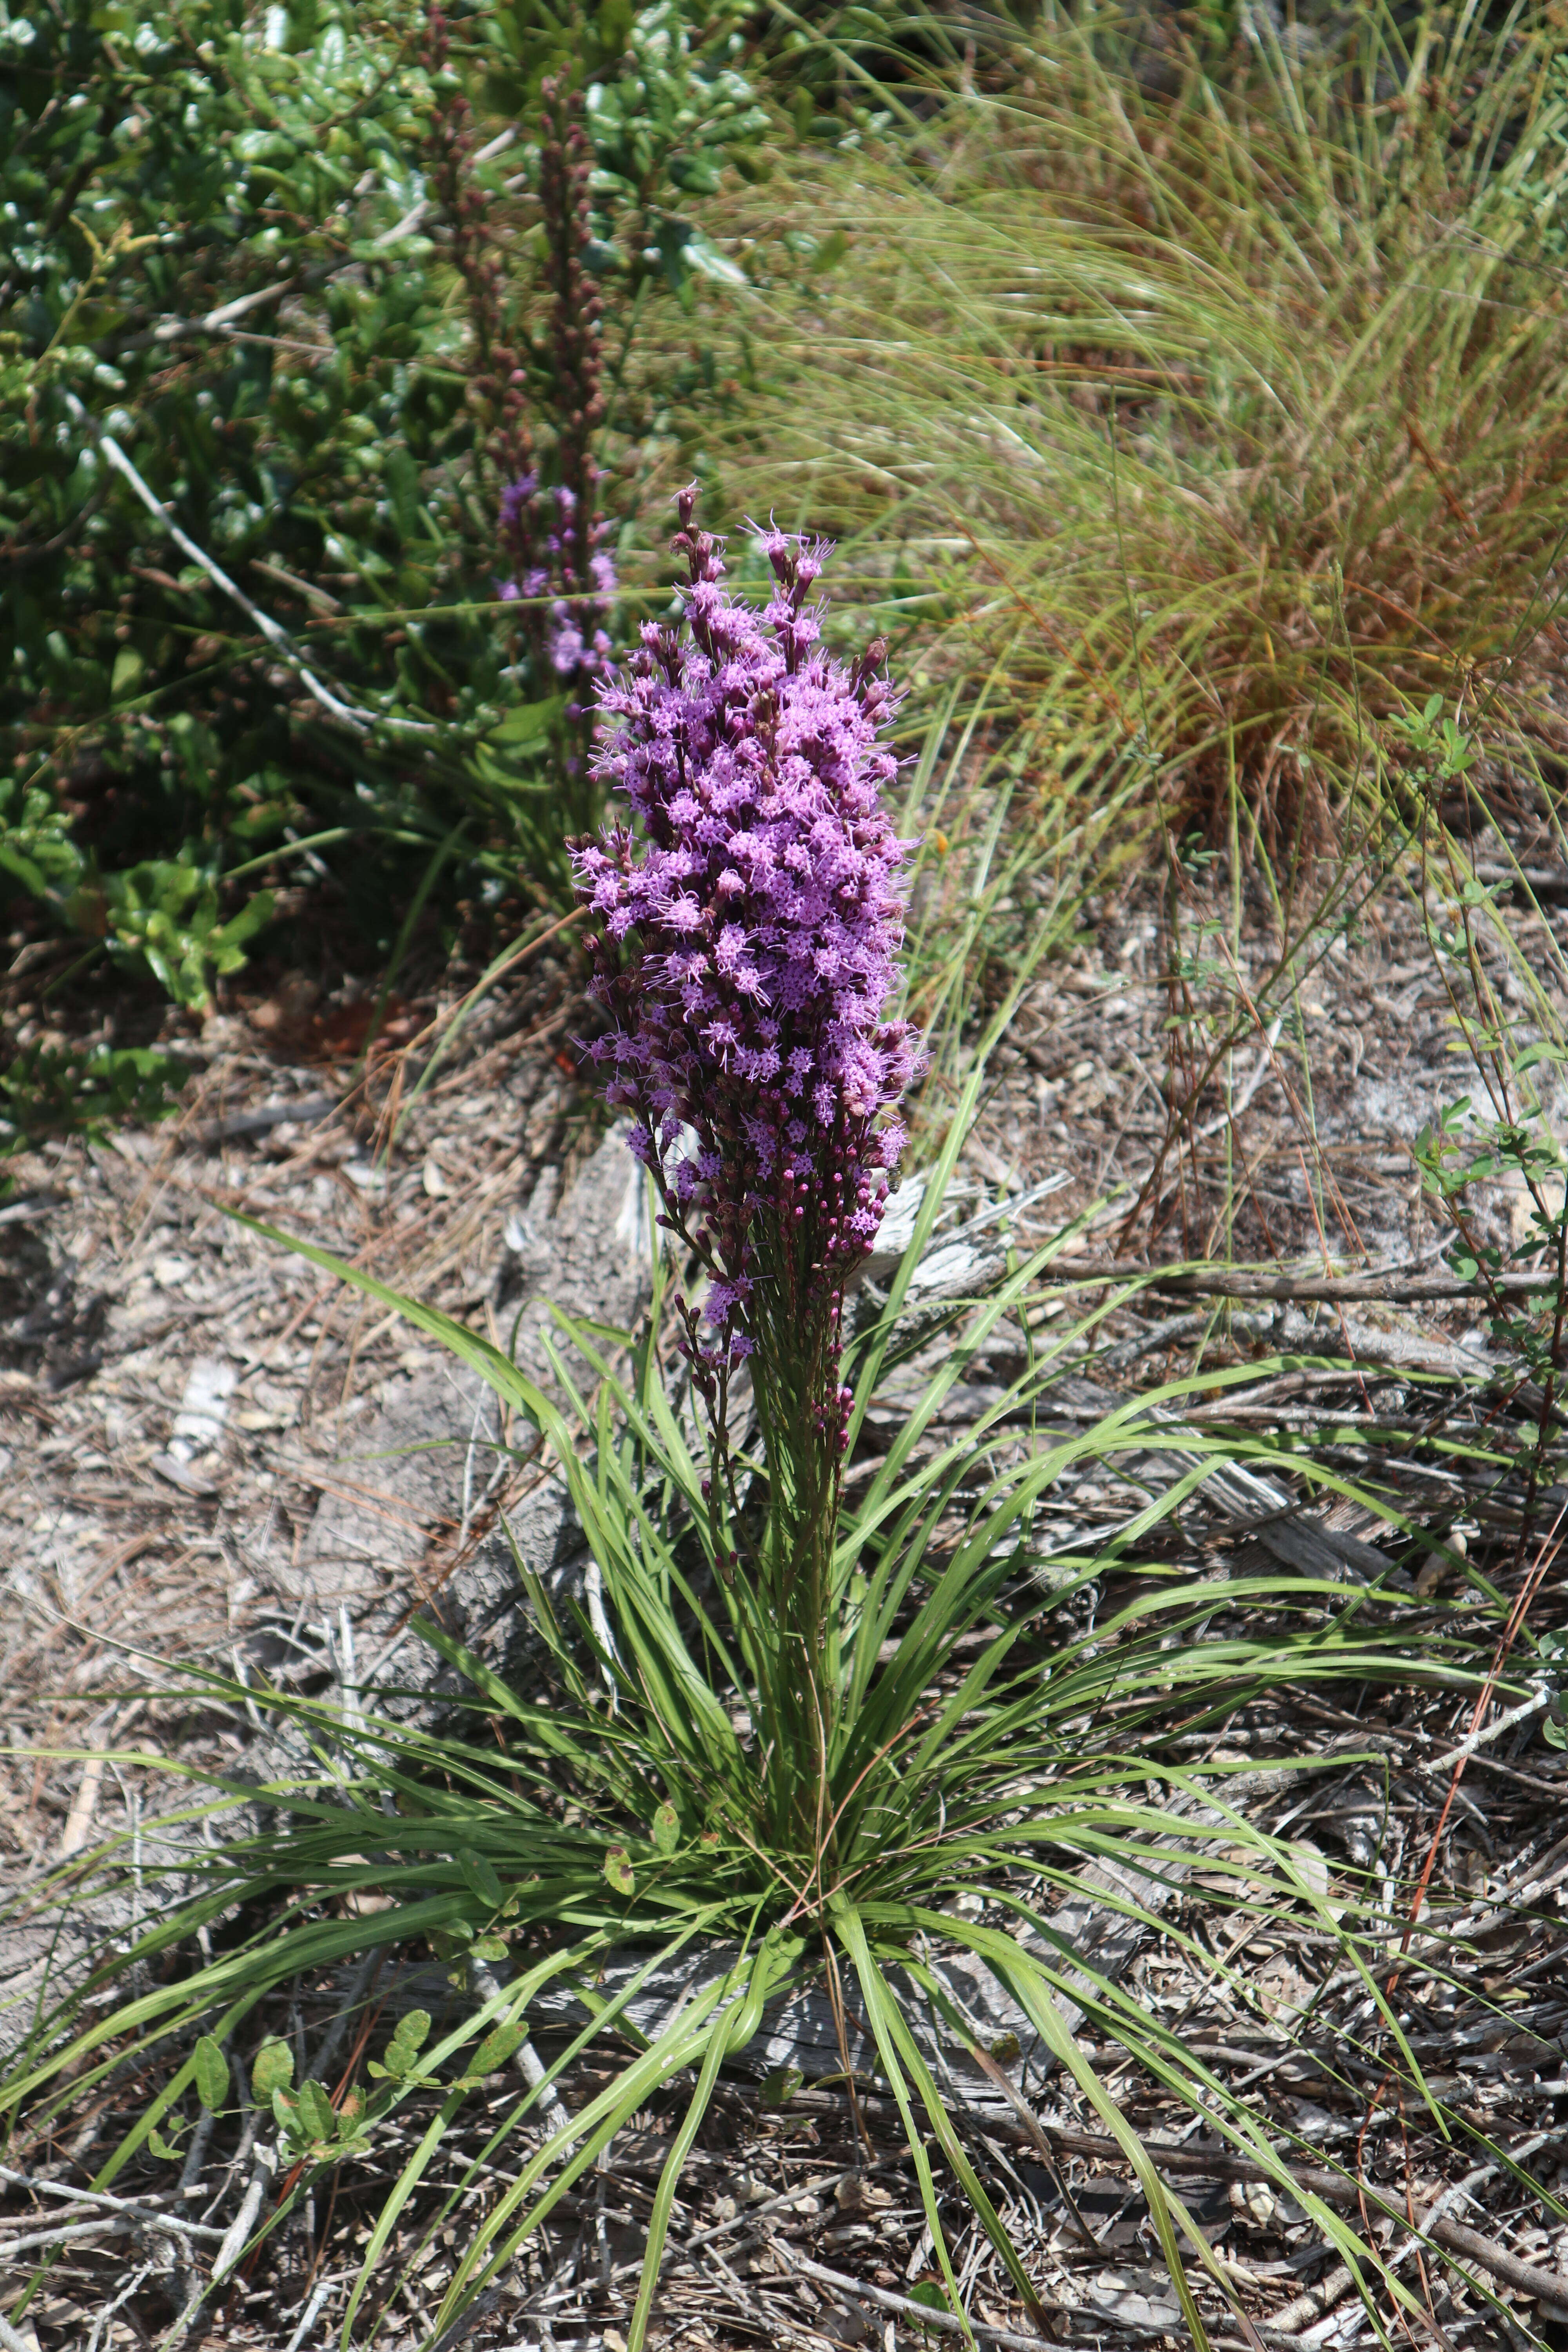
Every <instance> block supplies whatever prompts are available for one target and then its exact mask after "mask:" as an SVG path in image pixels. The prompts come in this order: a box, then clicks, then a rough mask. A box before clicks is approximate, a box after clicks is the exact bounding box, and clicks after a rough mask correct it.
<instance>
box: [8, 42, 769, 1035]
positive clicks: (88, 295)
mask: <svg viewBox="0 0 1568 2352" xmlns="http://www.w3.org/2000/svg"><path fill="white" fill-rule="evenodd" d="M3 15H4V12H3V11H0V16H3ZM739 52H740V41H739V36H738V34H737V33H736V32H735V30H734V28H733V24H732V21H731V16H729V15H728V14H726V13H725V12H724V11H721V12H720V15H719V16H718V17H717V18H707V17H705V18H703V19H702V20H701V22H700V24H699V23H698V21H697V20H696V18H695V17H694V16H689V15H688V13H687V12H686V10H685V7H684V5H682V0H656V5H653V6H651V7H649V8H647V9H645V10H643V11H642V12H641V13H640V14H636V13H634V12H633V10H632V9H631V8H630V6H629V5H616V4H615V0H606V5H605V6H604V7H602V8H601V9H600V10H599V11H598V12H597V13H596V14H595V16H592V17H589V18H586V19H584V18H581V17H576V16H569V15H566V14H563V15H562V16H559V17H557V16H554V15H552V13H551V12H550V11H549V10H548V9H545V8H543V7H542V6H529V5H520V6H518V7H515V8H510V9H507V8H502V9H499V10H495V11H485V12H480V11H479V10H477V9H471V8H463V9H459V10H458V12H457V13H456V14H455V16H454V17H453V19H452V20H451V22H450V23H449V24H448V23H447V21H446V20H445V19H444V18H443V17H442V16H441V15H440V12H439V10H438V9H437V7H435V6H434V5H432V6H431V7H430V8H429V9H428V10H426V8H424V7H423V6H421V5H415V0H393V5H391V6H390V7H389V8H388V9H386V10H384V11H379V12H375V13H374V14H372V15H368V16H367V15H366V14H365V13H364V12H363V11H356V10H353V9H352V8H349V7H346V6H343V5H336V0H328V5H317V0H297V5H294V6H293V7H292V8H285V7H281V6H274V7H269V8H265V9H264V8H259V7H247V6H246V5H244V0H191V5H183V6H180V7H178V8H176V7H174V5H171V0H150V5H146V6H138V7H137V8H135V9H132V8H130V7H120V6H117V5H108V6H100V5H89V0H68V5H65V6H63V7H62V8H60V9H59V10H57V11H54V12H48V11H45V12H40V13H39V14H38V15H37V16H36V17H29V18H27V19H26V20H24V19H21V18H19V17H17V18H14V19H8V20H5V22H3V23H0V119H3V121H4V125H5V128H4V131H3V133H0V137H3V139H4V142H5V157H4V161H3V162H0V409H3V413H4V422H3V424H0V534H3V537H4V542H5V543H4V546H3V548H0V608H3V616H0V661H3V663H4V677H5V684H4V688H0V730H3V733H0V752H3V755H4V761H5V784H4V785H3V786H0V794H4V795H5V797H4V798H0V894H3V895H4V896H8V897H10V898H12V899H13V900H14V901H19V902H20V915H21V919H22V922H23V925H24V928H25V929H29V930H31V931H32V932H33V933H34V934H35V935H37V934H39V933H41V932H47V930H49V929H54V930H57V931H58V932H59V933H61V934H62V935H70V934H75V935H76V936H77V937H78V938H79V939H81V940H89V941H98V942H100V943H101V949H102V951H103V952H106V953H108V954H109V955H110V956H111V957H113V958H114V959H115V960H116V961H120V962H122V963H124V964H126V965H127V966H129V967H131V968H132V969H137V970H148V969H150V970H151V971H153V973H154V974H155V975H156V977H157V979H158V980H159V981H160V982H162V983H163V985H164V986H165V987H166V988H169V989H170V990H171V991H172V992H174V994H176V995H177V996H179V997H180V998H181V1000H182V1001H184V1002H187V1003H200V1002H201V1001H203V999H204V998H205V994H206V992H207V989H208V986H209V984H210V981H211V978H212V975H213V974H214V972H215V971H223V970H224V969H225V968H226V966H228V965H232V963H233V962H234V961H237V959H238V958H239V957H240V956H241V955H242V954H243V953H244V952H245V950H246V949H247V946H248V945H249V944H250V942H251V941H252V940H254V938H255V936H256V935H257V933H258V930H259V929H261V927H262V926H263V925H264V924H265V923H266V922H267V921H268V919H272V918H273V917H274V916H275V915H276V914H277V912H278V911H279V908H278V907H277V906H275V905H274V903H273V902H272V901H271V900H269V899H268V897H267V896H266V888H267V887H270V886H272V885H273V884H275V883H278V882H281V883H284V884H286V885H287V886H289V896H288V898H285V899H284V900H283V901H282V902H281V904H282V906H283V907H284V908H288V907H289V906H293V907H295V908H299V906H300V894H301V892H303V893H305V894H308V895H309V896H310V898H311V900H312V902H313V903H314V902H316V901H318V900H319V901H320V902H321V905H322V906H323V907H324V908H326V910H327V912H328V914H329V916H330V919H331V921H333V922H334V923H336V924H337V925H338V926H339V927H340V929H342V930H343V931H344V933H345V934H346V936H348V937H351V938H353V937H356V936H357V939H358V940H359V941H360V942H362V943H363V942H368V943H369V946H370V948H371V950H372V952H373V953H374V952H375V951H377V950H382V951H384V950H385V949H386V947H387V946H388V945H389V944H390V939H391V933H392V930H393V929H395V923H396V915H397V911H398V909H399V907H400V902H404V903H405V902H406V900H407V899H408V898H409V897H410V895H411V894H412V892H413V890H414V888H415V887H416V883H417V880H418V877H419V876H420V874H421V873H422V872H425V871H427V870H428V869H429V866H430V863H431V860H432V859H433V858H434V857H436V856H437V854H439V853H441V852H442V850H443V845H446V849H445V856H446V860H447V868H446V882H445V885H444V887H445V889H446V893H447V900H448V902H449V901H450V899H452V898H458V897H463V896H467V897H469V898H486V899H488V900H489V901H490V902H495V901H499V900H500V899H501V898H504V897H505V896H506V895H507V894H509V893H511V892H514V891H515V890H516V889H517V888H518V887H519V885H518V880H517V874H518V868H519V866H520V865H521V866H524V867H525V868H526V869H527V871H526V874H525V876H524V878H523V882H522V885H521V893H522V898H523V902H524V904H525V905H526V904H527V903H528V902H529V901H530V900H533V901H537V900H538V899H539V898H548V897H549V895H550V894H551V892H552V890H553V889H555V888H556V887H558V886H559V882H560V879H561V876H560V872H559V869H558V865H557V859H558V842H559V835H560V834H561V832H562V830H563V826H564V825H565V824H567V823H568V822H569V820H570V819H571V817H572V816H573V815H574V814H575V816H576V817H577V819H578V820H579V821H580V819H581V815H582V812H581V810H578V811H576V812H571V811H563V809H562V808H561V807H560V806H559V805H558V802H559V798H560V791H559V787H560V782H561V775H562V768H561V745H560V741H559V731H558V730H554V729H552V724H551V723H550V719H549V713H548V710H547V711H546V713H545V715H544V717H543V718H541V717H540V716H539V715H538V712H537V706H538V704H539V701H540V698H541V687H540V680H539V679H538V677H537V676H535V675H532V674H531V670H530V666H529V662H528V658H527V649H526V646H524V645H523V644H522V643H521V640H520V635H519V628H518V617H519V616H518V613H517V611H516V609H515V608H512V609H510V610H509V608H507V607H505V606H503V605H502V604H500V601H499V599H498V596H497V588H498V578H499V574H500V571H501V570H502V569H504V559H503V555H502V551H501V549H500V543H499V540H498V530H497V517H496V506H497V498H498V493H499V489H500V472H499V470H498V458H499V456H500V454H501V451H502V446H503V443H502V437H501V436H500V427H501V426H502V425H504V424H505V422H506V421H507V416H508V415H511V416H512V417H514V418H515V416H516V415H517V414H518V413H521V414H523V415H526V418H527V420H528V424H529V429H530V432H531V439H532V446H533V447H534V448H535V450H536V452H537V454H538V456H539V459H540V463H541V470H542V473H543V474H544V475H545V477H546V478H550V470H551V467H552V462H553V452H554V448H555V443H556V440H557V437H558V434H559V430H560V428H561V426H562V424H563V419H562V417H561V416H560V415H558V414H557V409H556V403H555V397H554V355H553V350H552V310H551V302H552V294H551V281H550V267H549V241H550V240H549V226H548V223H544V224H542V222H541V208H540V202H539V184H540V177H541V169H542V156H541V148H540V123H541V95H540V93H541V86H542V81H543V79H544V78H545V77H546V75H547V74H549V73H550V72H552V70H557V69H563V70H564V71H565V72H566V74H567V76H568V78H569V79H570V77H571V76H575V77H576V78H577V80H578V82H579V83H584V82H587V81H590V80H591V81H592V82H593V85H594V89H595V98H594V100H593V103H592V105H591V106H590V107H589V109H588V110H587V115H586V127H587V131H588V135H589V139H590V142H591V149H592V152H591V156H590V161H591V162H592V163H593V165H594V167H595V178H594V205H595V215H594V219H593V221H592V223H591V224H590V226H591V229H592V232H593V243H592V246H591V247H590V249H589V252H588V256H587V258H588V260H589V263H590V266H591V268H593V269H594V270H595V272H597V274H598V283H599V287H600V289H601V291H602V295H603V299H604V300H605V304H606V307H607V310H608V324H609V328H610V336H609V351H610V354H611V357H612V360H613V361H614V362H615V364H616V368H617V370H618V375H624V374H625V372H626V361H627V345H628V344H629V343H630V342H631V341H632V339H633V331H634V329H636V330H637V331H638V332H641V331H643V329H644V328H646V326H647V323H648V321H649V320H650V319H651V318H652V317H653V316H654V314H655V312H656V311H657V310H658V307H659V305H661V304H667V303H670V302H672V301H674V300H677V299H679V298H681V297H682V296H685V298H686V299H689V291H688V282H689V273H690V272H691V270H693V269H696V270H699V271H702V270H706V271H708V272H709V273H710V274H717V275H719V276H723V275H725V274H726V272H727V271H728V269H729V265H727V264H726V263H724V262H723V260H722V258H721V256H720V255H719V254H718V252H717V250H716V248H714V247H711V246H710V245H709V244H708V243H707V242H706V241H705V240H704V238H703V236H701V234H700V226H699V222H698V219H697V216H696V214H695V212H694V209H693V207H694V205H700V203H701V202H702V200H703V196H704V193H705V192H706V191H709V190H710V189H712V188H714V187H716V186H717V185H718V184H719V182H720V179H721V175H722V170H723V166H724V164H725V163H726V161H727V159H728V158H730V157H731V155H737V154H738V155H740V156H741V157H742V158H743V159H745V160H747V161H748V163H750V162H751V158H752V152H753V151H754V150H755V148H756V145H757V142H758V139H759V137H760V133H761V131H762V129H763V116H762V114H761V112H760V110H758V109H757V108H756V107H755V106H754V105H753V104H752V100H751V93H750V90H749V88H748V85H747V84H746V82H745V81H744V79H742V76H741V74H740V73H739V71H738V70H737V65H736V60H737V58H738V56H739ZM564 103H565V102H564V100H563V101H561V102H560V104H558V108H557V112H558V115H559V114H560V113H561V112H562V111H563V108H564ZM502 116H505V117H512V118H515V121H513V122H511V123H508V122H507V121H504V120H501V119H500V117H502ZM752 168H755V167H754V165H753V166H752ZM503 346H504V348H505V351H506V352H507V355H508V357H509V359H510V362H512V364H511V367H510V371H509V374H508V380H507V382H506V383H505V385H504V386H502V385H499V384H498V383H497V382H496V381H495V380H494V370H493V367H492V364H491V363H492V361H493V360H494V357H495V353H496V352H497V350H498V349H499V348H501V347H503ZM520 379H521V381H520ZM617 381H618V376H617ZM509 404H510V407H509ZM564 421H566V422H568V423H569V420H564ZM625 422H626V418H625V416H624V415H623V417H622V419H621V423H620V425H618V426H617V425H616V424H615V420H614V419H612V420H611V428H612V429H611V431H610V434H609V436H608V438H609V443H610V449H609V454H610V455H611V456H612V457H616V458H618V457H620V456H622V455H624V454H625V453H626V448H627V443H626V433H625V431H624V429H622V428H623V427H624V425H625ZM116 450H117V451H119V452H121V453H122V455H123V457H124V459H125V460H127V461H128V462H129V466H130V467H132V468H134V469H135V472H136V473H137V474H139V475H140V477H141V478H142V482H143V483H144V484H145V485H146V488H147V490H148V492H149V494H150V501H149V499H143V498H142V496H141V495H139V493H138V491H137V488H136V485H135V482H134V481H133V480H132V478H130V475H129V474H128V472H127V470H126V467H125V466H124V465H121V463H120V462H119V459H118V458H117V457H116V456H115V454H114V452H115V451H116ZM638 496H639V488H638V478H637V472H636V466H635V463H634V465H633V467H632V471H631V473H630V474H627V473H626V472H625V470H624V469H622V470H621V471H620V472H619V473H618V474H617V477H616V500H617V505H616V519H617V520H620V521H624V522H625V523H626V526H627V528H628V529H630V528H632V527H633V526H634V524H635V516H636V510H637V500H638ZM153 506H160V507H162V508H163V509H165V512H166V517H167V520H164V519H163V517H161V516H160V515H158V514H155V513H154V512H153V510H152V507H153ZM174 528H177V529H178V530H180V531H182V532H183V533H184V534H185V537H186V540H187V541H188V542H189V545H188V546H187V547H182V546H181V545H180V544H178V543H177V542H176V541H175V539H174V537H173V535H172V530H173V529H174ZM193 550H194V551H201V552H202V553H203V554H205V556H206V557H208V558H210V559H211V563H212V564H216V567H218V568H219V570H220V571H221V572H222V573H223V574H224V575H226V578H227V579H228V580H229V581H230V582H232V583H233V584H234V587H235V588H236V589H237V590H238V591H240V592H241V593H242V594H243V596H244V597H245V598H247V599H249V600H250V609H247V607H246V606H245V605H244V604H242V603H240V602H239V601H237V598H236V596H234V595H233V594H230V593H226V590H225V588H224V587H223V586H221V585H220V584H218V583H217V582H216V581H215V579H214V577H213V576H212V570H211V567H210V565H209V566H206V567H204V565H203V564H202V563H200V562H197V561H196V560H195V554H194V552H193ZM258 614H261V615H264V616H265V617H266V620H267V621H268V622H270V623H271V624H273V625H274V629H273V635H272V636H271V639H270V641H269V640H268V636H267V635H265V634H264V633H263V628H262V625H261V624H260V623H259V622H258V618H257V615H258ZM307 672H309V673H310V675H309V676H307V675H306V673H307ZM312 678H314V680H316V681H317V685H318V686H319V688H321V689H322V691H318V690H317V688H316V687H313V686H312V684H311V679H312ZM333 704H336V705H339V706H342V707H344V708H346V709H347V711H348V712H349V713H350V717H349V718H348V719H347V720H345V719H343V717H342V709H339V710H337V711H334V709H333V708H332V705H333ZM530 709H534V711H535V715H534V716H532V717H530V716H529V715H528V714H529V711H530ZM354 714H357V717H356V716H354ZM297 842H299V843H303V844H306V845H308V846H307V847H306V848H305V849H304V850H301V851H300V852H299V853H298V854H296V852H295V850H294V848H293V847H292V845H293V844H295V843H297ZM329 878H330V882H331V889H330V891H328V892H327V893H326V895H325V897H324V898H323V897H322V886H323V883H324V881H325V880H327V879H329ZM315 920H318V922H319V919H315Z"/></svg>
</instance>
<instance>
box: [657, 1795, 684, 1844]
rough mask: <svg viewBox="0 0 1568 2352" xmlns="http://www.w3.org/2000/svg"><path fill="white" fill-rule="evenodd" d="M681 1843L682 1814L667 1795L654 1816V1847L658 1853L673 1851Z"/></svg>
mask: <svg viewBox="0 0 1568 2352" xmlns="http://www.w3.org/2000/svg"><path fill="white" fill-rule="evenodd" d="M679 1843H680V1815H679V1813H678V1812H677V1811H676V1810H675V1807H674V1806H673V1805H672V1804H671V1803H670V1801H669V1799H668V1797H667V1798H666V1799H665V1801H664V1802H663V1804H662V1805H660V1807H659V1809H658V1811H657V1812H656V1813H655V1815H654V1817H653V1849H654V1852H655V1853H674V1852H675V1849H676V1847H677V1846H678V1845H679Z"/></svg>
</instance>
